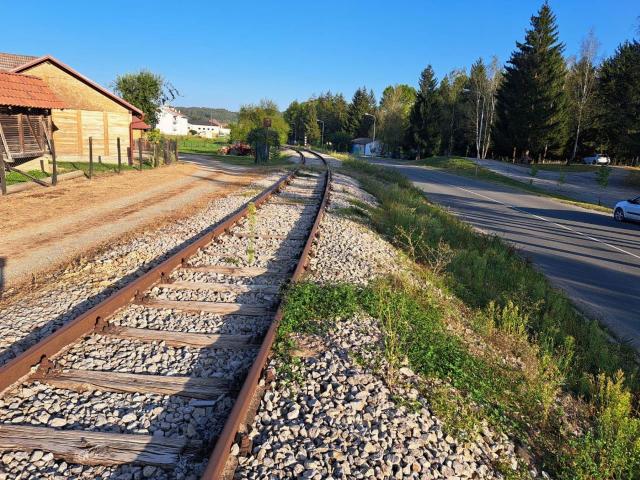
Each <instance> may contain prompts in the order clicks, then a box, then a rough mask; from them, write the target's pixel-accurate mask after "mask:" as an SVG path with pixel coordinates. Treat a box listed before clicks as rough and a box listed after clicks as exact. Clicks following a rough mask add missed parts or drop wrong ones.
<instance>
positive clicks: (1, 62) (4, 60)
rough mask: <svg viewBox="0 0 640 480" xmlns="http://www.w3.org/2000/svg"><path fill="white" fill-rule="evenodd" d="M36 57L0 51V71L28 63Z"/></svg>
mask: <svg viewBox="0 0 640 480" xmlns="http://www.w3.org/2000/svg"><path fill="white" fill-rule="evenodd" d="M36 58H37V57H34V56H31V55H16V54H15V53H0V71H7V70H13V69H14V68H17V67H19V66H20V65H24V64H25V63H29V62H31V61H32V60H35V59H36Z"/></svg>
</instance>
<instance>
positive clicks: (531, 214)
mask: <svg viewBox="0 0 640 480" xmlns="http://www.w3.org/2000/svg"><path fill="white" fill-rule="evenodd" d="M376 163H381V164H385V165H387V166H392V167H394V168H396V169H398V170H399V171H400V172H402V173H403V174H404V175H406V176H407V177H408V178H409V179H410V180H412V181H413V182H414V184H415V185H416V186H417V187H419V188H420V189H422V190H423V191H424V192H425V193H426V195H427V197H428V198H429V199H430V200H431V201H433V202H436V203H439V204H441V205H443V206H445V207H448V208H449V209H450V210H451V211H452V212H453V213H455V214H456V215H458V216H459V217H460V218H461V219H462V220H465V221H466V222H469V223H471V224H472V225H474V226H475V227H477V228H478V229H480V230H482V231H484V232H486V233H489V234H496V235H499V236H501V237H503V238H504V239H505V240H508V241H509V242H511V243H512V244H513V245H515V246H516V247H517V248H518V249H519V250H520V251H521V252H522V253H523V254H524V255H525V256H527V257H529V258H530V259H531V260H532V261H533V263H534V264H535V265H536V266H537V267H538V268H539V269H540V270H541V271H543V272H544V273H545V274H546V275H547V277H548V278H549V279H550V280H551V281H552V282H553V283H554V284H556V285H557V286H559V287H560V288H562V289H564V290H565V292H566V293H567V294H568V295H569V297H570V298H571V299H572V300H573V301H574V302H575V304H576V305H577V306H578V307H579V308H580V309H582V310H583V311H584V312H585V313H586V314H587V315H589V316H590V317H592V318H596V319H598V320H600V321H601V322H603V323H604V324H606V325H607V326H608V327H609V328H610V329H611V330H612V331H613V332H615V333H616V334H617V335H618V336H619V337H620V338H624V339H628V340H630V341H631V342H632V343H633V344H634V345H635V346H636V347H637V348H639V347H640V225H638V224H627V223H624V224H621V223H617V222H615V221H614V220H613V219H612V218H611V217H610V216H609V215H606V214H603V213H599V212H595V211H590V210H584V209H582V208H579V207H574V206H571V205H567V204H564V203H561V202H557V201H554V200H551V199H548V198H544V197H539V196H536V195H532V194H529V193H526V192H523V191H520V190H517V189H514V188H510V187H507V186H503V185H499V184H494V183H490V182H485V181H480V180H476V179H473V178H466V177H461V176H457V175H453V174H449V173H445V172H442V171H439V170H435V169H430V168H427V167H419V166H407V165H403V164H400V163H394V162H387V161H379V162H376Z"/></svg>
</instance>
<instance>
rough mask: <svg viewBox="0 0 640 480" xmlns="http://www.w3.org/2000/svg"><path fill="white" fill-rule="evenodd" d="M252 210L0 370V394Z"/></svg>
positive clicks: (276, 188) (235, 216)
mask: <svg viewBox="0 0 640 480" xmlns="http://www.w3.org/2000/svg"><path fill="white" fill-rule="evenodd" d="M296 173H297V170H295V171H293V172H291V173H289V174H287V175H284V176H283V177H281V178H280V179H279V180H278V181H277V182H276V183H275V184H274V185H273V186H271V187H270V188H269V189H267V190H265V191H264V192H262V193H261V194H260V195H258V196H257V197H255V198H254V200H253V203H254V204H255V205H256V206H260V205H261V204H263V203H264V202H266V201H267V200H269V198H271V196H272V195H273V194H274V193H276V192H278V191H279V190H280V189H281V188H282V187H283V186H284V185H286V184H288V183H289V182H291V180H292V179H293V177H294V175H295V174H296ZM248 211H249V202H247V204H245V205H244V207H243V208H242V209H241V210H240V211H238V212H236V213H235V214H233V215H232V216H231V217H229V218H228V219H227V220H225V221H223V222H222V223H221V224H220V225H218V226H217V227H216V228H214V229H213V230H212V231H211V232H209V233H207V234H205V235H203V236H201V237H200V238H198V239H196V240H195V241H193V242H192V243H190V244H189V245H187V246H185V247H184V248H182V249H181V250H180V251H178V252H176V253H175V254H173V255H172V256H171V257H169V258H168V259H166V260H165V261H163V262H162V263H161V264H159V265H158V266H156V267H154V268H153V269H151V270H150V271H148V272H147V273H145V274H144V275H142V276H141V277H140V278H138V279H136V280H134V281H133V282H131V283H129V284H128V285H125V286H124V287H122V288H121V289H120V290H118V291H117V292H115V293H113V294H112V295H111V296H109V297H108V298H106V299H105V300H103V301H102V302H100V303H99V304H98V305H96V306H95V307H93V308H91V309H90V310H88V311H86V312H85V313H83V314H82V315H80V316H78V317H76V318H75V319H74V320H72V321H71V322H69V323H67V324H65V325H64V326H63V327H61V328H60V329H59V330H56V331H55V332H54V333H52V334H51V335H49V336H47V337H45V338H43V339H42V340H40V341H39V342H38V343H36V344H35V345H33V346H32V347H30V348H29V349H27V350H25V351H24V352H22V353H21V354H20V355H18V356H17V357H16V358H14V359H13V360H10V361H9V362H7V363H6V364H5V365H3V366H2V367H0V393H2V392H4V391H5V390H6V389H8V388H9V387H11V386H12V385H14V384H15V383H17V382H18V381H20V380H26V378H28V377H30V376H31V375H33V374H34V373H35V369H34V367H37V366H45V365H46V364H47V360H49V359H50V358H51V357H52V356H54V355H56V354H57V353H59V352H61V351H62V350H63V349H64V348H66V347H67V346H69V345H71V344H72V343H74V342H75V341H77V340H78V339H80V338H82V337H84V336H86V335H88V334H90V333H92V332H94V331H100V330H101V329H102V328H103V327H104V326H105V323H104V322H105V320H106V318H107V317H109V316H110V315H111V314H113V313H114V312H115V311H116V310H118V309H119V308H121V307H123V306H125V305H127V304H128V303H130V302H131V301H132V300H133V299H134V298H135V297H136V296H138V295H141V294H142V293H143V292H144V291H145V290H146V289H148V288H149V287H151V286H152V285H153V284H155V283H157V282H159V281H163V280H164V279H166V278H168V277H169V275H170V273H171V272H172V271H173V270H174V269H175V268H177V267H179V266H181V265H184V264H185V263H186V261H187V259H188V258H189V257H190V256H192V255H193V254H195V253H196V252H197V251H198V250H199V249H201V248H203V247H205V246H207V245H208V244H209V243H211V242H212V241H213V240H214V239H215V238H217V237H219V236H220V235H222V234H224V233H225V232H226V231H227V230H229V229H230V228H231V227H232V226H233V225H234V224H235V223H237V222H238V221H239V220H240V219H242V218H243V217H245V216H247V214H248Z"/></svg>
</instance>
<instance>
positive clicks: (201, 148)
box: [177, 136, 229, 154]
mask: <svg viewBox="0 0 640 480" xmlns="http://www.w3.org/2000/svg"><path fill="white" fill-rule="evenodd" d="M177 140H178V151H179V152H183V153H205V154H210V153H218V152H219V151H220V149H221V148H222V147H224V146H225V145H228V144H229V138H228V137H227V138H202V137H196V136H188V137H177Z"/></svg>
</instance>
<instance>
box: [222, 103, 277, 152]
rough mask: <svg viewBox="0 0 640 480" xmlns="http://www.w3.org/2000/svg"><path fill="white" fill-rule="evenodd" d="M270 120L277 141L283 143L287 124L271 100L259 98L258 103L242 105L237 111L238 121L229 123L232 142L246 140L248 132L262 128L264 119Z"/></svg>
mask: <svg viewBox="0 0 640 480" xmlns="http://www.w3.org/2000/svg"><path fill="white" fill-rule="evenodd" d="M265 118H269V119H270V120H271V127H269V129H270V130H271V131H275V132H276V133H277V135H278V141H279V142H280V143H284V142H286V140H287V135H288V133H289V125H288V124H287V122H286V121H285V119H284V118H283V116H282V114H281V113H280V111H279V110H278V106H277V105H276V104H275V102H273V101H271V100H261V101H260V103H259V104H258V105H243V106H242V107H240V112H239V113H238V121H237V122H236V123H234V124H232V125H231V140H232V141H234V142H246V141H248V137H249V133H250V132H251V131H252V130H254V129H257V128H262V127H263V125H264V119H265Z"/></svg>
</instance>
